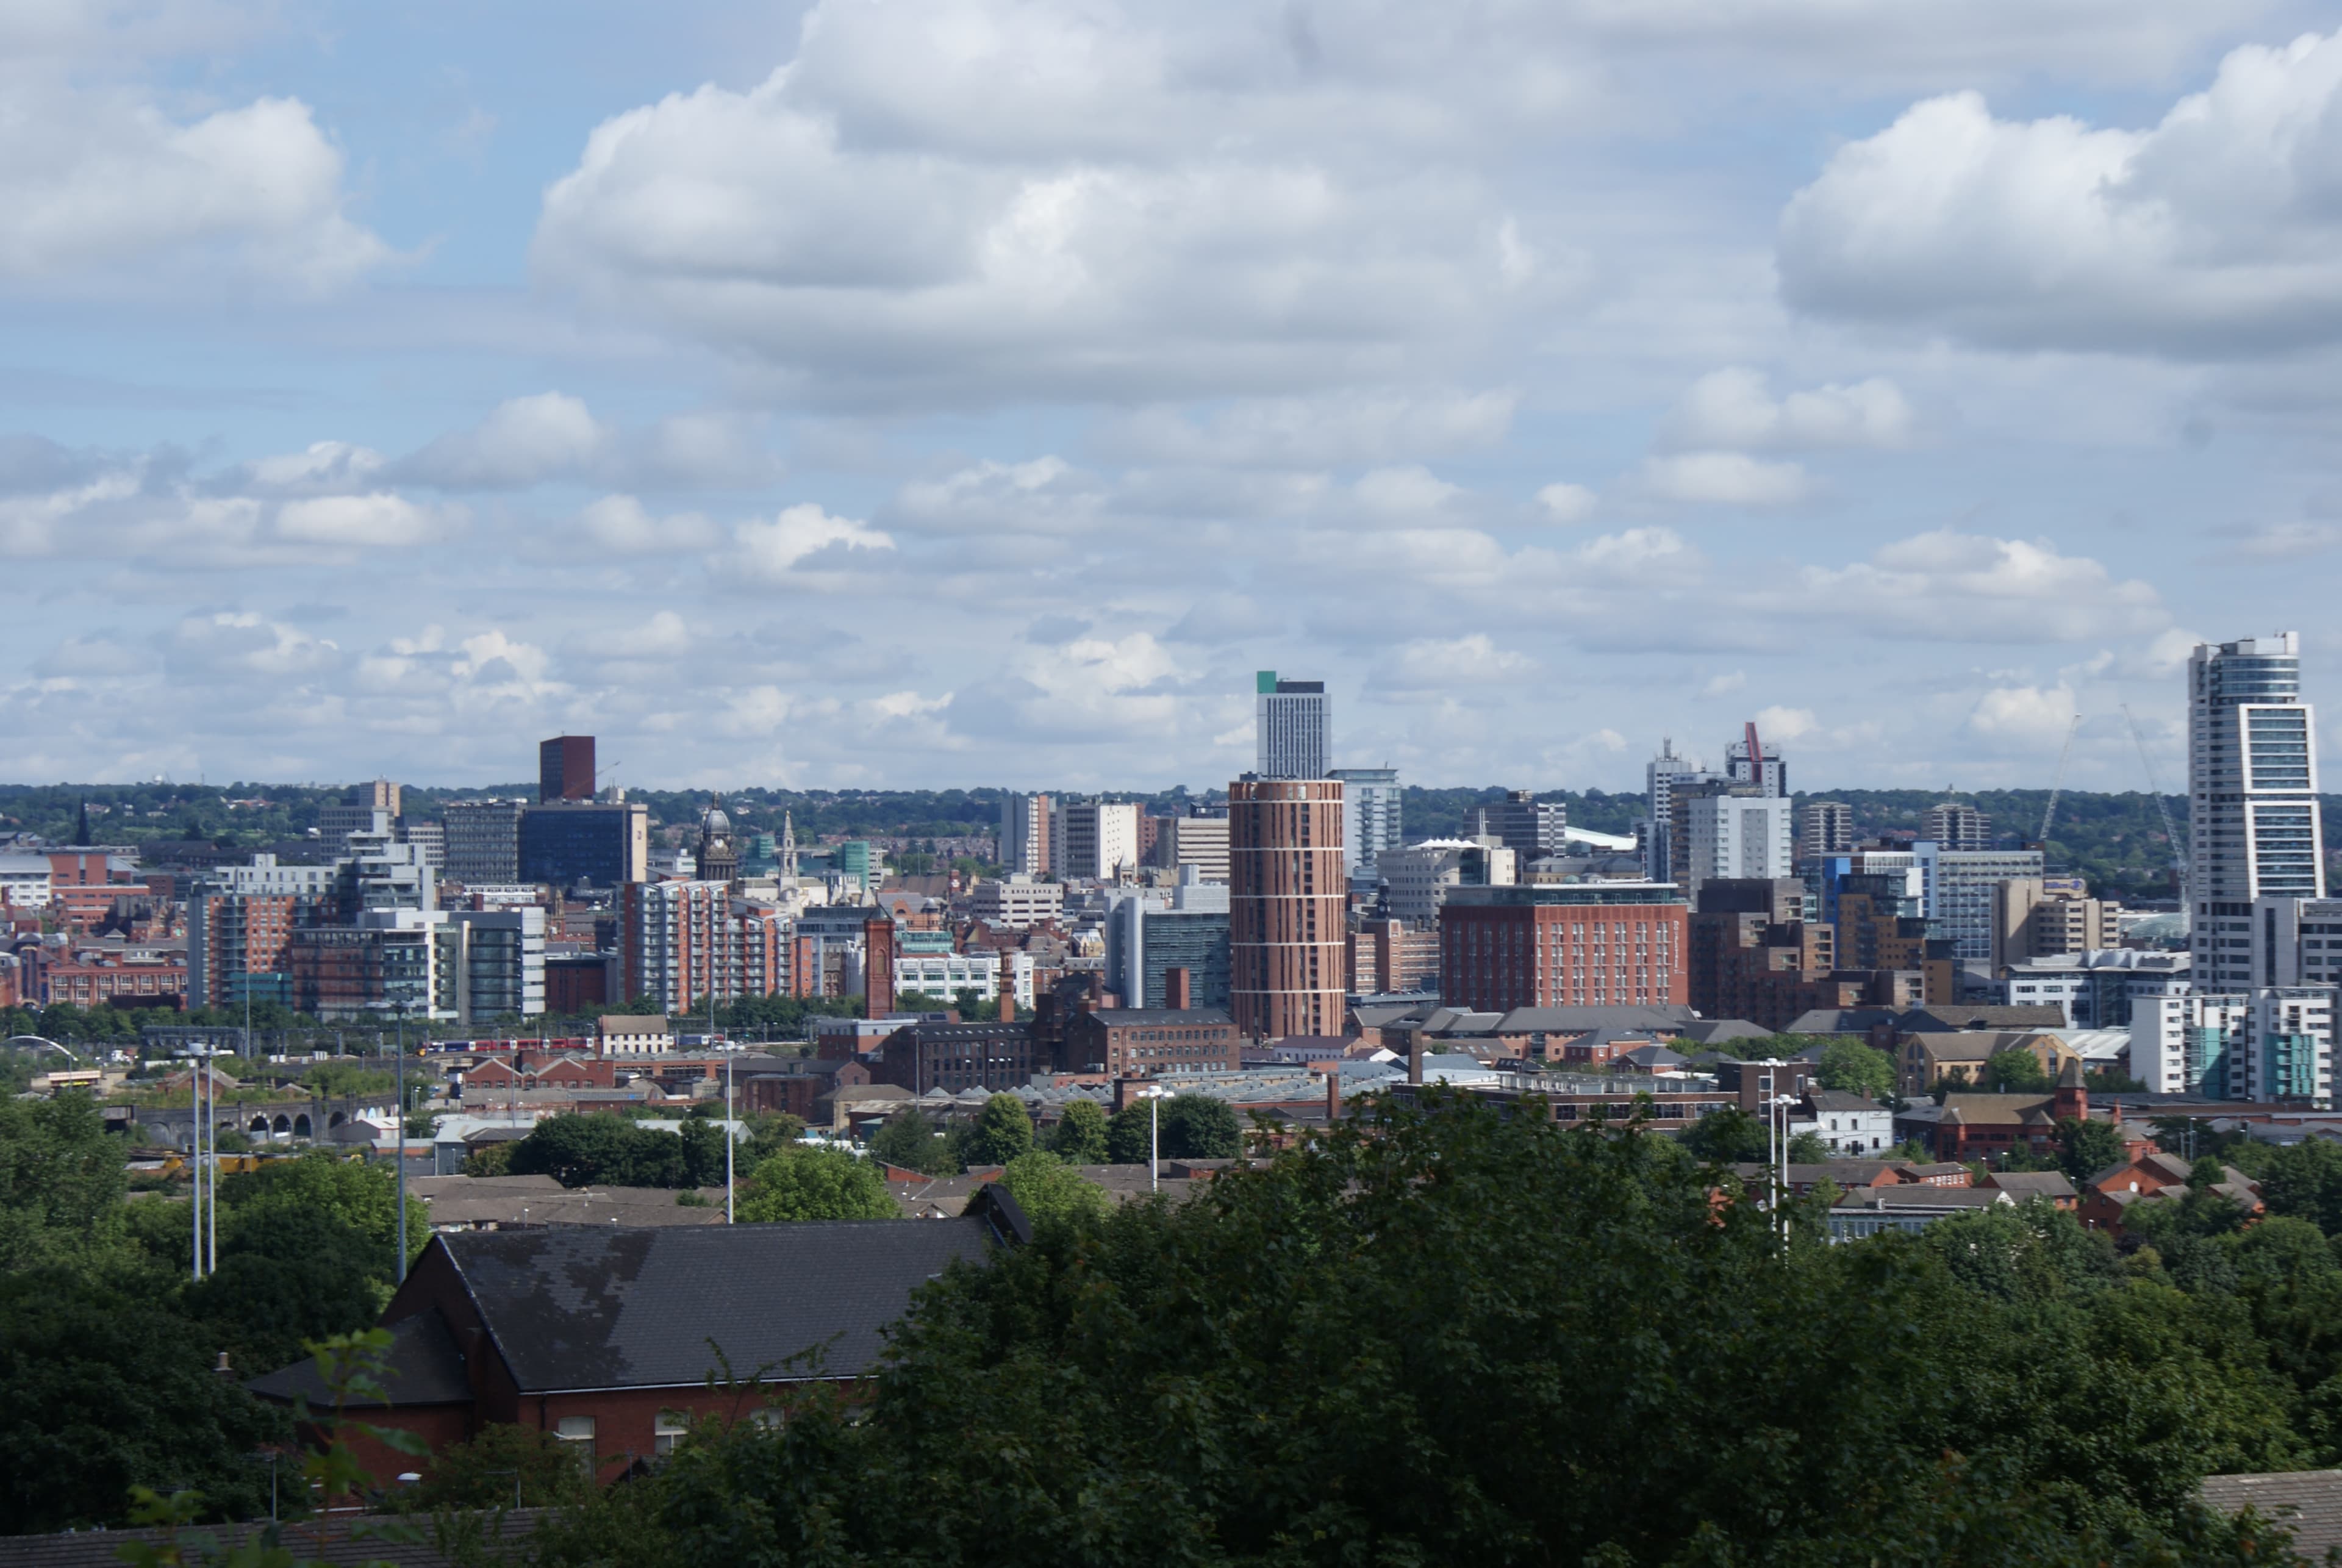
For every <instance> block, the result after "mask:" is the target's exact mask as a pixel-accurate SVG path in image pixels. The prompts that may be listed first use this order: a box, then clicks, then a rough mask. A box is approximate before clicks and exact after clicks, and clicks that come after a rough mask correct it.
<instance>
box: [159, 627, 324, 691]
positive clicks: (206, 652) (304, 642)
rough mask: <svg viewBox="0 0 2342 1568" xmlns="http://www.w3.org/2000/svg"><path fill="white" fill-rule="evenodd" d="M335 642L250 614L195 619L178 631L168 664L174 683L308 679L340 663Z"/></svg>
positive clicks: (175, 632)
mask: <svg viewBox="0 0 2342 1568" xmlns="http://www.w3.org/2000/svg"><path fill="white" fill-rule="evenodd" d="M340 657H341V650H340V649H339V648H338V647H336V646H335V644H333V643H331V642H328V641H326V640H325V639H323V638H320V637H315V636H312V635H310V634H308V633H307V632H305V631H303V630H301V628H299V627H298V626H288V625H285V624H283V623H281V622H276V621H268V620H264V619H263V618H261V617H260V616H258V615H255V614H250V613H249V612H239V611H232V610H231V611H221V612H219V613H217V614H210V615H191V616H189V617H187V618H186V619H185V620H183V621H181V622H180V623H179V624H178V625H177V627H176V628H175V630H174V631H173V633H172V634H171V640H170V649H169V657H168V659H167V661H166V664H165V668H166V670H167V672H168V673H169V674H171V676H172V677H173V678H174V679H182V680H184V679H188V678H195V679H201V678H203V677H205V676H223V677H234V676H237V675H265V676H269V677H273V678H280V679H281V678H285V677H289V676H297V675H306V674H315V673H317V672H321V671H324V670H326V669H329V668H331V667H332V666H334V665H335V664H338V663H339V662H340Z"/></svg>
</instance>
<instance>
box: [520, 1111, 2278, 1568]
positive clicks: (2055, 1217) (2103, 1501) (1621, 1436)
mask: <svg viewBox="0 0 2342 1568" xmlns="http://www.w3.org/2000/svg"><path fill="white" fill-rule="evenodd" d="M1814 1228H1815V1227H1812V1226H1810V1225H1798V1226H1795V1227H1793V1231H1792V1236H1793V1240H1792V1243H1791V1244H1790V1246H1789V1248H1788V1251H1787V1253H1786V1254H1785V1253H1784V1252H1783V1250H1782V1243H1781V1238H1780V1236H1779V1234H1778V1233H1777V1231H1775V1230H1774V1229H1773V1227H1772V1225H1771V1223H1769V1218H1768V1216H1767V1215H1765V1214H1763V1213H1759V1212H1757V1211H1756V1210H1754V1209H1753V1208H1752V1207H1750V1206H1748V1205H1746V1204H1730V1205H1727V1206H1726V1207H1725V1208H1724V1209H1723V1210H1722V1211H1720V1212H1719V1211H1717V1210H1716V1209H1715V1208H1714V1207H1713V1206H1712V1204H1711V1203H1710V1201H1709V1195H1708V1193H1707V1190H1706V1182H1705V1179H1704V1177H1703V1175H1702V1173H1701V1171H1700V1169H1699V1167H1698V1166H1697V1165H1696V1164H1694V1163H1693V1162H1691V1161H1689V1160H1687V1159H1686V1158H1685V1157H1684V1155H1683V1154H1682V1152H1681V1151H1680V1150H1678V1149H1677V1148H1676V1147H1675V1146H1674V1145H1673V1144H1670V1143H1669V1142H1667V1141H1666V1140H1665V1139H1663V1138H1660V1137H1656V1136H1654V1135H1652V1134H1648V1133H1646V1132H1643V1131H1639V1130H1636V1131H1628V1132H1624V1133H1615V1132H1614V1133H1604V1132H1600V1131H1593V1130H1581V1131H1571V1132H1564V1131H1561V1130H1559V1129H1557V1128H1555V1127H1553V1126H1552V1125H1550V1124H1546V1123H1544V1122H1542V1121H1539V1120H1532V1119H1529V1118H1520V1119H1516V1120H1506V1119H1504V1118H1502V1117H1500V1116H1499V1115H1497V1114H1496V1113H1495V1112H1493V1111H1491V1110H1489V1109H1487V1108H1485V1107H1479V1106H1466V1105H1461V1104H1456V1105H1449V1106H1446V1107H1444V1108H1442V1109H1441V1110H1439V1111H1437V1112H1436V1113H1434V1114H1416V1113H1408V1112H1404V1111H1401V1110H1399V1109H1397V1108H1395V1107H1388V1106H1386V1107H1384V1108H1383V1109H1382V1110H1381V1112H1380V1113H1379V1114H1378V1115H1377V1117H1376V1120H1375V1122H1374V1123H1373V1124H1371V1125H1369V1126H1366V1127H1358V1126H1346V1127H1343V1128H1340V1129H1336V1130H1335V1131H1333V1132H1331V1133H1330V1134H1324V1135H1316V1134H1312V1135H1311V1136H1310V1137H1309V1138H1308V1139H1307V1140H1306V1143H1305V1145H1304V1146H1303V1147H1301V1148H1299V1149H1296V1150H1292V1151H1288V1152H1286V1153H1282V1154H1277V1155H1276V1156H1275V1157H1274V1159H1273V1161H1272V1162H1271V1163H1270V1164H1268V1165H1267V1166H1266V1168H1262V1169H1256V1170H1252V1171H1236V1172H1233V1173H1231V1174H1228V1175H1226V1176H1224V1177H1222V1178H1221V1179H1219V1180H1217V1181H1216V1182H1214V1183H1211V1184H1210V1185H1209V1187H1208V1188H1207V1189H1206V1191H1205V1192H1204V1193H1202V1194H1201V1195H1199V1196H1197V1197H1196V1198H1194V1199H1192V1200H1191V1201H1188V1202H1186V1203H1181V1204H1176V1205H1172V1204H1166V1203H1135V1204H1131V1205H1127V1206H1125V1207H1123V1208H1121V1209H1118V1210H1116V1211H1115V1212H1114V1213H1111V1214H1108V1215H1106V1217H1104V1218H1102V1219H1100V1220H1097V1221H1096V1222H1094V1223H1086V1224H1079V1225H1066V1226H1048V1227H1044V1228H1043V1229H1042V1230H1041V1231H1040V1233H1038V1235H1037V1236H1036V1242H1035V1243H1034V1244H1033V1245H1031V1246H1029V1247H1026V1248H1023V1249H1020V1250H1018V1251H1016V1253H1010V1254H1007V1255H1005V1256H1003V1257H1001V1258H1000V1259H998V1260H997V1261H996V1263H993V1264H992V1265H991V1266H989V1267H986V1268H957V1269H955V1270H953V1271H952V1272H950V1273H947V1274H946V1276H945V1277H944V1279H943V1280H941V1281H940V1282H938V1283H937V1284H936V1285H935V1286H934V1287H933V1288H932V1289H930V1290H929V1291H927V1292H926V1293H923V1294H922V1296H921V1298H920V1299H919V1301H918V1302H917V1303H916V1304H915V1306H914V1308H913V1310H912V1313H911V1314H910V1316H909V1318H908V1319H907V1320H906V1323H904V1324H903V1326H902V1328H901V1329H900V1331H899V1333H898V1334H897V1336H896V1345H895V1350H894V1352H893V1354H892V1360H891V1361H890V1363H888V1364H887V1365H886V1367H885V1368H884V1370H883V1371H882V1372H881V1373H880V1374H879V1375H878V1376H877V1378H876V1380H875V1383H873V1384H872V1385H871V1386H870V1387H868V1388H867V1389H866V1390H862V1391H857V1392H856V1396H855V1397H856V1403H858V1404H859V1405H860V1406H861V1408H859V1409H857V1410H849V1409H848V1408H847V1404H846V1399H845V1398H844V1397H843V1396H842V1395H840V1394H838V1393H835V1392H832V1391H827V1390H815V1391H808V1392H805V1393H797V1394H793V1395H791V1396H789V1398H788V1411H789V1419H788V1420H787V1421H786V1423H782V1424H781V1425H780V1426H778V1427H777V1428H776V1429H772V1430H764V1429H758V1428H756V1427H752V1426H748V1425H745V1424H744V1425H741V1426H736V1427H734V1428H732V1429H731V1430H730V1431H728V1432H725V1433H706V1434H703V1435H702V1436H696V1437H695V1439H694V1441H693V1443H690V1444H688V1445H686V1447H685V1448H684V1449H683V1450H681V1451H679V1452H678V1453H677V1454H676V1456H675V1458H674V1459H673V1460H672V1461H671V1462H670V1463H669V1464H668V1465H666V1467H665V1468H664V1469H662V1470H661V1471H660V1472H659V1473H656V1475H654V1476H653V1477H651V1478H649V1479H648V1480H646V1481H645V1482H642V1483H638V1484H636V1485H634V1486H629V1487H624V1488H615V1489H612V1490H611V1491H609V1492H608V1493H604V1494H602V1495H601V1496H598V1497H596V1499H595V1500H594V1501H593V1503H590V1504H589V1505H588V1506H587V1507H586V1508H585V1509H583V1510H581V1511H579V1512H578V1513H575V1514H574V1515H571V1516H568V1517H566V1518H564V1519H560V1520H555V1521H553V1522H551V1523H548V1525H547V1526H546V1527H545V1529H544V1530H543V1531H542V1532H541V1533H540V1534H539V1535H538V1537H537V1543H536V1550H537V1561H538V1563H539V1564H540V1568H583V1565H584V1564H586V1563H607V1562H612V1561H644V1562H658V1563H662V1564H671V1565H673V1568H703V1565H704V1568H716V1564H719V1563H721V1564H733V1563H740V1562H742V1561H748V1562H753V1563H759V1564H770V1565H774V1568H781V1565H785V1564H798V1563H806V1564H811V1563H824V1564H840V1565H844V1564H877V1563H935V1562H941V1561H948V1562H953V1563H1002V1564H1006V1563H1106V1564H1121V1563H1128V1564H1139V1563H1148V1564H1153V1563H1174V1564H1204V1563H1246V1564H1266V1563H1327V1564H1333V1563H1407V1564H1423V1563H1598V1564H1605V1565H1608V1564H1629V1563H1655V1564H1656V1563H1684V1564H1690V1563H1698V1564H1746V1565H1749V1568H1755V1565H1757V1564H1767V1565H1770V1564H1782V1565H1787V1564H1807V1563H1818V1564H1840V1563H1843V1564H1847V1565H1848V1568H1852V1565H1855V1564H1863V1563H1877V1564H1884V1565H1890V1568H1905V1565H1909V1568H1917V1565H1918V1564H1922V1563H1926V1564H1931V1565H1944V1564H1979V1565H1981V1564H1999V1563H2009V1562H2027V1563H2053V1564H2060V1565H2067V1564H2071V1565H2074V1568H2079V1565H2080V1564H2082V1563H2120V1564H2126V1565H2145V1564H2149V1563H2154V1564H2177V1563H2182V1562H2185V1563H2260V1562H2271V1561H2276V1560H2278V1558H2277V1553H2276V1552H2275V1550H2274V1548H2275V1545H2276V1538H2275V1537H2273V1536H2271V1535H2270V1534H2268V1533H2266V1532H2256V1531H2240V1530H2238V1529H2237V1528H2235V1527H2234V1526H2232V1525H2230V1524H2228V1523H2226V1522H2223V1521H2218V1520H2215V1519H2213V1518H2210V1517H2209V1516H2207V1515H2206V1514H2205V1513H2203V1512H2202V1511H2201V1510H2200V1509H2199V1508H2198V1507H2197V1504H2196V1503H2194V1502H2193V1493H2194V1489H2195V1486H2196V1483H2197V1479H2198V1478H2199V1477H2200V1476H2201V1475H2202V1474H2203V1473H2205V1472H2206V1471H2207V1469H2208V1468H2212V1467H2216V1466H2217V1467H2223V1468H2252V1467H2262V1466H2271V1465H2282V1464H2287V1463H2296V1462H2297V1461H2299V1460H2301V1459H2303V1458H2305V1457H2307V1451H2306V1449H2305V1447H2304V1445H2303V1444H2302V1443H2300V1441H2299V1440H2298V1439H2297V1436H2296V1434H2295V1433H2293V1432H2292V1431H2290V1430H2289V1429H2288V1426H2287V1421H2286V1411H2287V1399H2288V1394H2287V1383H2286V1381H2285V1380H2284V1379H2283V1378H2280V1377H2277V1376H2275V1375H2272V1374H2271V1373H2270V1372H2269V1371H2268V1369H2267V1367H2265V1366H2264V1365H2262V1364H2260V1362H2259V1358H2258V1354H2257V1349H2256V1347H2255V1346H2254V1345H2253V1344H2252V1343H2251V1341H2250V1337H2249V1336H2248V1335H2239V1334H2238V1333H2237V1332H2236V1331H2237V1326H2238V1324H2239V1323H2241V1321H2242V1319H2241V1317H2240V1315H2239V1313H2238V1311H2237V1305H2236V1303H2234V1302H2233V1301H2230V1300H2225V1299H2224V1300H2222V1301H2217V1302H2215V1301H2213V1300H2211V1299H2210V1298H2208V1297H2207V1298H2202V1299H2199V1298H2197V1297H2196V1296H2192V1295H2190V1294H2188V1293H2187V1292H2186V1291H2184V1290H2181V1289H2179V1288H2177V1287H2175V1286H2174V1285H2173V1284H2172V1283H2168V1282H2167V1281H2165V1280H2162V1279H2160V1278H2157V1277H2155V1274H2154V1272H2153V1266H2152V1265H2148V1266H2147V1267H2146V1268H2132V1267H2129V1266H2127V1265H2126V1264H2125V1263H2123V1262H2122V1260H2120V1259H2119V1258H2118V1257H2117V1255H2116V1253H2114V1251H2113V1249H2112V1247H2111V1246H2110V1245H2109V1244H2108V1243H2107V1242H2106V1241H2105V1240H2104V1239H2103V1238H2098V1237H2093V1236H2090V1235H2088V1234H2087V1233H2084V1232H2083V1231H2082V1230H2081V1229H2080V1228H2079V1227H2078V1226H2077V1225H2076V1224H2075V1223H2073V1221H2072V1220H2071V1219H2070V1217H2068V1216H2066V1215H2062V1214H2059V1213H2056V1212H2055V1211H2052V1210H2049V1209H2048V1208H2047V1207H2046V1206H2041V1205H2037V1206H2033V1207H2030V1208H2028V1209H2027V1210H2026V1211H2023V1212H2021V1213H2020V1212H2017V1211H2009V1210H1997V1211H1992V1212H1989V1213H1980V1214H1977V1215H1974V1216H1964V1217H1961V1218H1958V1219H1954V1220H1949V1221H1947V1222H1944V1223H1941V1224H1939V1225H1937V1226H1936V1227H1933V1228H1932V1229H1930V1230H1929V1231H1928V1232H1927V1233H1925V1234H1924V1235H1922V1236H1919V1237H1908V1236H1901V1235H1890V1236H1884V1237H1879V1238H1875V1239H1873V1240H1870V1241H1867V1242H1864V1243H1857V1244H1854V1245H1847V1246H1837V1247H1832V1246H1827V1245H1824V1244H1821V1243H1818V1242H1817V1241H1815V1240H1813V1239H1812V1238H1811V1233H1812V1231H1813V1230H1814ZM2218 1244H2222V1245H2227V1244H2229V1243H2218ZM2267 1261H2268V1263H2269V1270H2268V1272H2269V1273H2270V1275H2271V1276H2272V1277H2273V1278H2275V1279H2277V1280H2279V1281H2281V1282H2284V1283H2283V1284H2282V1285H2281V1286H2279V1287H2277V1288H2278V1290H2279V1291H2280V1293H2281V1291H2282V1290H2283V1289H2288V1288H2293V1286H2294V1284H2295V1283H2296V1282H2297V1281H2299V1283H2302V1284H2303V1285H2306V1286H2307V1288H2310V1289H2312V1290H2313V1291H2314V1290H2315V1289H2317V1288H2319V1287H2318V1286H2317V1284H2316V1283H2315V1282H2313V1281H2308V1280H2307V1279H2303V1278H2302V1277H2301V1276H2302V1273H2303V1271H2304V1269H2306V1267H2307V1265H2306V1264H2304V1263H2301V1261H2300V1257H2299V1249H2298V1248H2296V1249H2293V1250H2292V1251H2279V1250H2277V1249H2272V1250H2271V1255H2270V1257H2269V1258H2268V1260H2267ZM2234 1272H2235V1273H2237V1277H2238V1278H2240V1279H2241V1278H2243V1277H2244V1274H2243V1271H2242V1270H2241V1269H2238V1270H2236V1271H2234ZM938 1543H950V1546H949V1549H948V1551H947V1552H945V1553H938Z"/></svg>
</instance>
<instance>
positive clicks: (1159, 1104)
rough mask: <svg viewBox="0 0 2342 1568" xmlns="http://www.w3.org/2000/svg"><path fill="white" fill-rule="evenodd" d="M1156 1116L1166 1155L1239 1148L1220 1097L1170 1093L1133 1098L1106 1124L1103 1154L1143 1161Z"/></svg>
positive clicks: (1230, 1153)
mask: <svg viewBox="0 0 2342 1568" xmlns="http://www.w3.org/2000/svg"><path fill="white" fill-rule="evenodd" d="M1158 1115H1159V1116H1160V1117H1161V1119H1162V1120H1161V1127H1162V1134H1161V1136H1162V1154H1163V1158H1165V1159H1166V1160H1226V1159H1230V1158H1233V1157H1234V1156H1235V1155H1236V1154H1239V1153H1241V1152H1242V1151H1243V1147H1244V1134H1243V1132H1242V1130H1241V1129H1240V1128H1239V1127H1238V1125H1237V1124H1236V1111H1235V1110H1234V1108H1233V1107H1231V1106H1230V1105H1229V1104H1228V1103H1227V1102H1226V1100H1221V1099H1216V1098H1215V1097H1214V1096H1212V1095H1209V1094H1174V1095H1172V1096H1170V1097H1169V1098H1168V1099H1162V1100H1133V1101H1132V1102H1131V1103H1130V1104H1127V1105H1125V1106H1124V1107H1123V1108H1122V1109H1121V1110H1119V1111H1116V1113H1115V1114H1114V1115H1113V1117H1112V1118H1111V1119H1110V1120H1109V1121H1108V1122H1107V1123H1106V1158H1107V1159H1108V1160H1109V1161H1110V1162H1112V1163H1113V1164H1117V1165H1143V1164H1146V1162H1147V1160H1148V1158H1149V1156H1150V1153H1151V1151H1152V1149H1153V1147H1154V1141H1155V1127H1156V1123H1155V1120H1154V1118H1155V1117H1156V1116H1158Z"/></svg>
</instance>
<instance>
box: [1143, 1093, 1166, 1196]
mask: <svg viewBox="0 0 2342 1568" xmlns="http://www.w3.org/2000/svg"><path fill="white" fill-rule="evenodd" d="M1170 1096H1171V1091H1170V1090H1168V1089H1166V1088H1165V1087H1164V1086H1163V1085H1162V1084H1148V1085H1147V1086H1146V1088H1144V1089H1141V1090H1140V1091H1139V1092H1138V1097H1139V1098H1140V1099H1142V1100H1144V1101H1146V1190H1147V1191H1148V1192H1150V1193H1159V1192H1161V1191H1162V1190H1163V1102H1164V1101H1165V1100H1167V1099H1169V1098H1170Z"/></svg>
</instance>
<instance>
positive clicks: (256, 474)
mask: <svg viewBox="0 0 2342 1568" xmlns="http://www.w3.org/2000/svg"><path fill="white" fill-rule="evenodd" d="M382 466H383V456H382V454H381V453H379V452H375V451H374V450H372V449H371V448H369V447H365V446H354V445H352V444H349V443H348V442H346V441H313V442H311V443H310V444H308V445H307V446H305V447H304V448H303V449H302V450H300V451H299V452H293V453H286V454H283V455H281V456H276V457H264V458H261V459H260V460H259V461H258V462H256V463H254V464H252V465H251V466H250V468H249V469H248V470H246V477H247V478H248V480H249V482H250V484H252V486H253V487H254V488H255V489H261V490H270V491H275V492H278V493H284V492H291V493H294V494H328V493H335V492H343V491H350V490H363V489H365V488H367V487H368V486H370V485H371V484H374V483H375V476H376V475H377V474H380V473H381V471H382Z"/></svg>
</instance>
